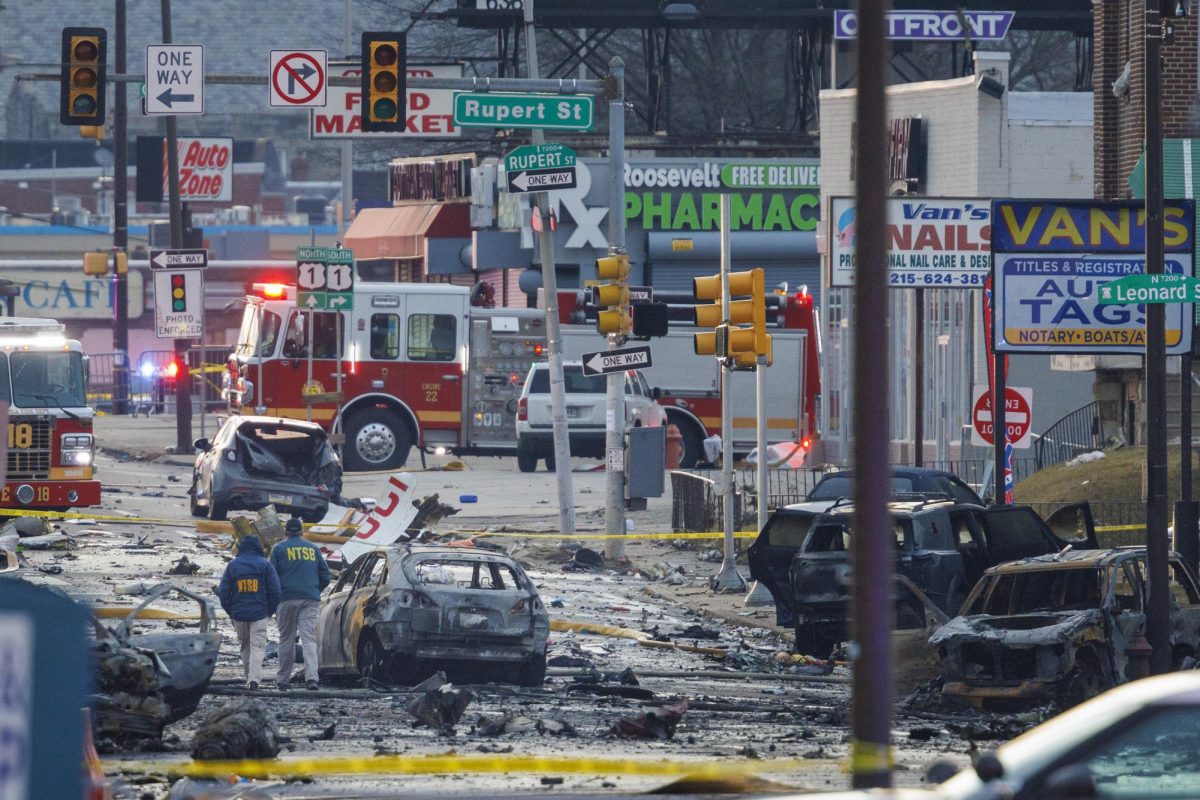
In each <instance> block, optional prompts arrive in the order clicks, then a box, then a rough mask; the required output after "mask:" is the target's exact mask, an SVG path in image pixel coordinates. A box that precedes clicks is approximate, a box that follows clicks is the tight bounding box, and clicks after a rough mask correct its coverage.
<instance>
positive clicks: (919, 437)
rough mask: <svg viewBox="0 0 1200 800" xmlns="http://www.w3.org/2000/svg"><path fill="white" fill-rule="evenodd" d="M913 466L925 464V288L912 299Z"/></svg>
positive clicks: (919, 290)
mask: <svg viewBox="0 0 1200 800" xmlns="http://www.w3.org/2000/svg"><path fill="white" fill-rule="evenodd" d="M913 304H914V308H913V310H914V311H915V314H914V317H915V319H914V320H913V350H915V351H916V352H914V353H913V390H912V397H913V466H917V467H920V466H924V464H925V290H924V289H917V291H916V295H915V298H914V300H913Z"/></svg>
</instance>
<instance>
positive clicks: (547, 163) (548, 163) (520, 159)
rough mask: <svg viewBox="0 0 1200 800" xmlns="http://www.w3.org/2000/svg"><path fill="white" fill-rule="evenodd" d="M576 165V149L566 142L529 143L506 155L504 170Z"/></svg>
mask: <svg viewBox="0 0 1200 800" xmlns="http://www.w3.org/2000/svg"><path fill="white" fill-rule="evenodd" d="M573 166H575V151H574V150H572V149H571V148H569V147H567V146H566V145H565V144H559V143H557V142H553V143H550V144H527V145H525V146H524V147H518V148H517V149H516V150H513V151H512V152H511V153H509V154H508V155H506V156H505V157H504V170H505V171H506V172H517V171H518V170H523V169H554V168H556V167H559V168H561V167H573Z"/></svg>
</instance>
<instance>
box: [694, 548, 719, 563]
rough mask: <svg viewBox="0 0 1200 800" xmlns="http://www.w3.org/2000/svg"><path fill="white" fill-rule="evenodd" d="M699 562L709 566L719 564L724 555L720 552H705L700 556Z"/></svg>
mask: <svg viewBox="0 0 1200 800" xmlns="http://www.w3.org/2000/svg"><path fill="white" fill-rule="evenodd" d="M700 560H701V561H705V562H707V563H709V564H720V563H721V561H723V560H724V555H723V554H722V553H721V551H720V550H705V551H704V552H703V553H701V554H700Z"/></svg>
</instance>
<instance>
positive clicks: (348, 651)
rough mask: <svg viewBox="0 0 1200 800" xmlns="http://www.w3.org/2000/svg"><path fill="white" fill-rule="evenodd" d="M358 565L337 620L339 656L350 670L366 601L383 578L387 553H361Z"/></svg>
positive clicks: (363, 621)
mask: <svg viewBox="0 0 1200 800" xmlns="http://www.w3.org/2000/svg"><path fill="white" fill-rule="evenodd" d="M359 560H360V561H362V564H361V565H360V566H359V568H358V574H357V575H355V576H354V586H353V587H352V588H351V589H350V592H349V596H348V597H347V598H346V601H345V602H344V603H343V604H342V611H341V616H340V620H339V627H340V630H341V640H342V644H341V651H342V658H343V659H345V663H346V665H347V666H348V667H350V668H351V669H353V668H355V667H356V666H357V658H358V642H359V640H360V639H361V638H362V633H363V629H364V627H365V622H366V618H367V615H368V614H369V613H370V611H371V609H370V603H371V599H372V597H373V596H374V595H375V591H376V589H378V588H379V586H380V585H381V583H382V582H383V581H384V580H385V579H386V577H387V553H386V552H384V551H382V550H376V551H375V552H372V553H364V554H363V556H362V557H361V558H360V559H359Z"/></svg>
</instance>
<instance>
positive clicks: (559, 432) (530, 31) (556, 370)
mask: <svg viewBox="0 0 1200 800" xmlns="http://www.w3.org/2000/svg"><path fill="white" fill-rule="evenodd" d="M524 8H525V45H526V47H525V51H526V64H527V68H528V71H529V77H530V78H534V79H536V78H537V76H538V57H537V33H536V31H535V30H534V27H533V0H526V2H525V3H524ZM532 139H533V143H534V144H544V143H545V141H546V137H545V136H544V135H543V133H542V129H541V128H534V129H533V135H532ZM534 202H535V203H536V206H535V210H534V213H536V214H538V215H539V217H540V219H541V229H542V230H541V233H539V234H538V250H539V251H540V252H539V253H538V256H539V258H538V263H539V264H540V265H541V268H542V289H543V294H544V296H545V303H546V351H547V353H548V355H549V362H550V409H551V417H552V419H553V422H554V465H555V475H556V477H557V481H558V521H559V527H560V528H562V534H563V535H564V536H571V535H573V534H574V533H575V489H574V486H573V485H572V480H571V442H570V439H569V438H568V436H569V434H568V432H567V395H566V385H565V384H564V383H563V366H562V363H563V355H562V335H561V333H560V332H559V324H558V276H557V275H556V274H555V271H554V270H555V265H554V235H553V233H552V232H551V230H550V202H549V198H548V196H547V194H546V192H537V193H536V194H535V195H534ZM610 427H611V426H610Z"/></svg>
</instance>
